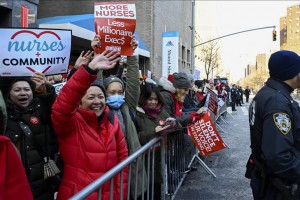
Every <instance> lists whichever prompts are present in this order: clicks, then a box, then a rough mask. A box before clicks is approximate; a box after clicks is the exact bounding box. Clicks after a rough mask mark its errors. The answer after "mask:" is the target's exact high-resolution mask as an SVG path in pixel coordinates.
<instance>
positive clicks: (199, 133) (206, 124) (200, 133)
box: [188, 112, 226, 156]
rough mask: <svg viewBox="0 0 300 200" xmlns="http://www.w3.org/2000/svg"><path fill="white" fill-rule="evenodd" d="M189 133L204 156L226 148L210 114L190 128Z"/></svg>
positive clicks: (206, 114)
mask: <svg viewBox="0 0 300 200" xmlns="http://www.w3.org/2000/svg"><path fill="white" fill-rule="evenodd" d="M188 132H189V135H190V136H191V137H192V139H193V141H194V143H195V145H196V147H197V149H198V150H199V152H200V153H201V155H202V156H206V155H208V154H211V153H212V152H215V151H219V150H221V149H224V148H225V147H226V145H225V143H224V142H223V140H222V138H221V136H220V134H219V133H218V131H217V129H216V127H215V125H214V122H213V120H212V119H211V117H210V116H209V113H208V112H206V113H205V114H204V115H203V116H202V118H201V119H200V120H198V121H196V122H195V123H193V124H192V125H190V126H188Z"/></svg>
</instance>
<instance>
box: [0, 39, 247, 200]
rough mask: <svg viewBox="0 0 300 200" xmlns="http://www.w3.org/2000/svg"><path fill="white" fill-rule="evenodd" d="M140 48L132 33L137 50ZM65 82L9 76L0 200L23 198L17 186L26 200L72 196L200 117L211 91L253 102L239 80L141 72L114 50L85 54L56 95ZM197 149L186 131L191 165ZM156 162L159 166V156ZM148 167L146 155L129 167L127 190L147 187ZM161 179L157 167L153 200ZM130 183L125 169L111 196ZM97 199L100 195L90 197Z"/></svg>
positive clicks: (134, 60) (0, 106)
mask: <svg viewBox="0 0 300 200" xmlns="http://www.w3.org/2000/svg"><path fill="white" fill-rule="evenodd" d="M100 41H101V39H100V38H99V37H98V36H95V38H94V39H93V41H92V42H91V47H92V48H93V49H94V48H97V46H99V45H101V42H100ZM137 45H138V42H137V41H136V40H135V38H134V37H133V38H132V41H131V46H132V48H133V49H136V47H137ZM62 81H63V79H62V76H61V75H54V76H47V77H46V76H45V75H44V74H42V73H35V74H34V75H33V76H32V77H18V78H14V79H10V82H9V83H10V84H9V87H8V88H9V89H8V90H7V91H3V96H2V95H0V97H1V98H0V111H1V113H0V114H1V115H0V119H1V124H0V130H1V131H2V133H1V134H3V135H4V136H6V137H8V138H9V139H10V140H8V139H7V138H6V137H4V136H3V137H2V136H1V137H0V142H1V143H4V144H5V145H2V144H1V145H0V150H1V152H0V160H1V164H0V169H2V170H4V174H6V177H7V178H2V177H0V195H2V196H0V199H20V191H22V194H23V195H22V199H25V200H27V199H32V198H33V199H41V200H47V199H54V194H55V193H56V192H57V197H55V198H57V199H68V198H70V197H71V196H73V195H74V194H76V193H77V192H79V191H80V190H82V189H83V188H84V187H86V186H87V185H89V184H90V183H92V182H93V181H94V180H96V179H97V178H98V177H100V176H102V175H103V174H105V173H106V172H107V171H109V170H110V169H111V168H113V167H114V166H116V165H117V164H118V163H120V162H122V161H123V160H124V159H126V158H127V157H128V156H130V155H131V154H133V153H134V152H135V151H137V150H138V149H139V148H141V146H143V145H145V144H146V143H147V142H148V141H150V140H151V139H152V138H153V137H155V136H156V135H157V134H159V133H160V132H162V131H164V130H166V129H169V128H173V127H186V126H188V124H190V123H192V122H195V121H197V120H199V119H201V117H202V115H203V113H204V112H205V111H204V109H203V106H204V103H205V100H206V99H205V97H206V94H207V92H208V89H210V90H212V91H214V92H215V93H216V94H217V95H218V97H219V98H220V99H222V100H223V101H224V102H232V103H231V106H232V110H233V111H235V105H236V106H240V105H242V104H243V103H244V102H243V95H246V101H247V102H248V100H249V93H250V91H249V90H247V89H249V88H247V89H246V90H245V91H244V90H243V89H242V88H241V87H238V86H236V85H233V86H232V88H229V86H228V85H225V84H220V82H217V83H216V84H214V83H210V82H209V81H207V80H203V81H200V80H196V81H195V80H194V78H193V76H192V74H190V73H188V72H176V73H173V74H170V75H169V76H168V77H161V78H160V79H158V80H157V79H155V80H153V79H151V78H150V77H149V78H147V77H143V76H141V75H140V74H139V65H138V57H137V56H135V55H132V56H127V59H126V63H125V62H124V60H123V59H122V58H121V57H120V55H119V53H118V52H116V51H104V52H102V53H95V52H93V51H87V52H82V53H81V54H80V56H79V57H78V59H77V61H76V63H75V65H74V68H73V69H72V70H71V71H70V72H69V74H68V78H67V81H66V83H65V85H64V86H63V87H62V89H61V90H60V92H59V94H58V95H57V94H56V92H55V90H54V87H53V85H52V84H56V83H59V82H62ZM4 92H5V93H4ZM14 147H15V148H14ZM192 147H193V141H192V139H191V137H190V136H189V135H188V134H187V133H186V132H185V133H184V151H185V152H184V154H185V158H186V159H187V163H188V161H190V160H191V158H192V156H193V154H194V152H193V148H192ZM8 152H11V153H8ZM2 155H3V156H7V157H8V159H4V157H3V156H2ZM156 159H157V162H156V164H155V168H156V169H159V167H160V166H159V164H158V163H159V159H160V157H159V156H157V158H156ZM2 160H3V162H2ZM6 166H7V167H6ZM9 166H13V169H15V170H12V168H11V167H9ZM144 167H145V166H143V165H142V161H141V160H137V162H135V164H134V165H133V166H132V168H133V170H132V172H133V174H131V176H130V178H131V179H132V181H130V187H131V188H135V187H137V191H138V192H137V194H138V196H141V195H142V191H145V188H144V189H143V188H142V187H143V185H145V184H142V181H143V180H142V179H141V177H142V176H141V174H140V173H141V172H142V169H143V168H144ZM136 168H138V169H139V170H138V171H137V173H136V170H135V169H136ZM186 168H187V169H186V170H187V171H188V170H191V169H190V168H188V167H187V166H186ZM192 168H193V169H194V170H196V168H195V167H193V166H192ZM1 173H2V172H1ZM16 174H19V175H18V177H20V178H19V179H18V181H16V180H15V179H14V177H15V176H16ZM161 176H162V174H160V170H156V174H155V180H154V182H155V184H154V190H155V195H156V196H155V199H158V198H160V195H161V194H160V188H159V184H160V183H161ZM26 177H27V178H26ZM136 179H137V181H138V184H137V185H134V184H135V181H133V180H136ZM120 181H122V182H123V188H120ZM128 182H129V180H128V173H127V169H126V170H125V173H124V174H123V177H120V176H116V178H115V181H114V194H113V195H114V199H117V198H118V195H119V193H120V191H121V190H122V189H123V196H125V197H126V196H127V189H126V188H127V184H128ZM109 188H110V186H109V184H108V183H107V184H106V185H104V187H103V189H102V199H109V198H110V193H109ZM132 191H133V190H132ZM55 196H56V194H55ZM2 197H3V198H2ZM96 198H97V195H96V193H94V194H92V196H90V199H96Z"/></svg>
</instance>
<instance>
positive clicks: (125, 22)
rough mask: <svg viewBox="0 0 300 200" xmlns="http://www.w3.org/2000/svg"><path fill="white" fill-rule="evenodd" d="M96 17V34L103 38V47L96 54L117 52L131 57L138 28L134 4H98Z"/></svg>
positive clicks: (96, 50)
mask: <svg viewBox="0 0 300 200" xmlns="http://www.w3.org/2000/svg"><path fill="white" fill-rule="evenodd" d="M94 16H95V31H96V34H97V35H99V36H100V37H101V47H99V48H97V49H95V52H96V53H100V52H103V51H104V50H116V51H119V52H121V55H124V56H131V55H132V54H133V49H132V47H131V45H130V42H131V37H132V36H133V35H134V31H135V26H136V10H135V4H134V2H96V3H95V13H94Z"/></svg>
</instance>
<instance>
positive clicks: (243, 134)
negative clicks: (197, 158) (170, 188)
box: [175, 98, 253, 200]
mask: <svg viewBox="0 0 300 200" xmlns="http://www.w3.org/2000/svg"><path fill="white" fill-rule="evenodd" d="M251 100H252V98H251V99H250V100H249V103H245V102H244V103H245V104H243V106H241V107H236V109H237V111H235V112H231V107H229V108H228V112H229V113H230V114H231V115H229V114H228V115H227V116H226V117H225V119H226V121H227V122H228V124H226V123H225V122H223V121H220V122H219V124H220V126H221V128H222V129H223V130H224V132H221V131H220V135H221V136H222V138H223V140H224V142H225V143H226V144H227V145H228V146H229V148H226V149H223V150H221V151H218V152H215V153H212V154H210V155H208V156H206V157H204V162H205V163H206V164H207V166H208V167H209V168H210V169H211V170H212V171H213V172H214V173H215V175H216V178H214V177H213V176H212V175H210V174H209V173H207V172H206V171H205V169H204V168H203V167H202V166H201V165H200V164H199V163H197V168H198V170H197V171H191V172H190V173H189V174H188V175H187V178H186V180H185V181H184V182H183V185H182V186H181V188H180V189H179V191H178V193H177V195H176V198H175V199H179V200H237V199H239V200H250V199H253V198H252V192H251V188H250V185H249V184H250V180H248V179H247V178H245V176H244V174H245V170H246V167H245V166H246V162H247V160H248V157H249V155H250V147H249V146H250V131H249V124H248V107H249V104H250V102H251Z"/></svg>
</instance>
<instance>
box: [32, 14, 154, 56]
mask: <svg viewBox="0 0 300 200" xmlns="http://www.w3.org/2000/svg"><path fill="white" fill-rule="evenodd" d="M37 24H38V27H39V28H49V29H51V28H52V29H70V30H72V35H74V36H76V37H79V38H83V39H86V40H92V39H93V38H94V36H95V23H94V14H85V15H67V16H56V17H48V18H42V19H38V20H37ZM134 35H135V37H136V39H137V40H138V41H139V46H138V49H137V50H136V51H137V53H138V54H139V55H142V56H145V57H150V51H149V49H148V47H147V46H146V44H145V43H144V42H143V40H142V39H141V38H140V36H139V35H138V34H137V33H136V32H135V33H134Z"/></svg>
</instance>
